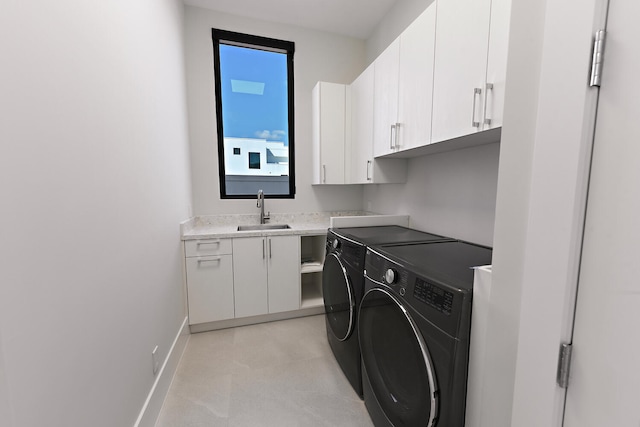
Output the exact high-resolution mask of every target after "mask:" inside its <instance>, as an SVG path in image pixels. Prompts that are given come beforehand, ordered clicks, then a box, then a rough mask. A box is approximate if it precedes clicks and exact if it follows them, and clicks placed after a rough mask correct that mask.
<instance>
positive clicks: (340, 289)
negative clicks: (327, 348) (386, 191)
mask: <svg viewBox="0 0 640 427" xmlns="http://www.w3.org/2000/svg"><path fill="white" fill-rule="evenodd" d="M322 294H323V297H324V311H325V313H326V314H327V320H328V322H329V326H330V327H331V332H332V333H333V334H334V335H335V337H336V338H337V339H338V340H340V341H344V340H346V339H347V338H349V336H350V335H351V333H352V332H353V329H354V328H355V321H354V320H355V295H354V293H353V286H352V285H351V279H350V278H349V274H348V272H347V269H346V268H345V266H344V264H342V261H340V258H339V257H338V256H337V255H336V254H335V253H331V254H329V255H328V256H327V259H326V260H325V261H324V267H323V270H322Z"/></svg>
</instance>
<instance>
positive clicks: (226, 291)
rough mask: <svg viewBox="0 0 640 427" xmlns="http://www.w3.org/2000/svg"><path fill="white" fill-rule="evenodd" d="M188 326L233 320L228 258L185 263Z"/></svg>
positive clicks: (230, 258)
mask: <svg viewBox="0 0 640 427" xmlns="http://www.w3.org/2000/svg"><path fill="white" fill-rule="evenodd" d="M186 268H187V295H188V298H189V324H190V325H194V324H197V323H206V322H213V321H216V320H224V319H233V317H234V304H233V260H232V256H231V255H220V256H207V257H191V258H187V259H186Z"/></svg>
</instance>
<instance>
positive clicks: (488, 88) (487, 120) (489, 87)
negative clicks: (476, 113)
mask: <svg viewBox="0 0 640 427" xmlns="http://www.w3.org/2000/svg"><path fill="white" fill-rule="evenodd" d="M485 88H486V90H485V92H484V124H485V125H491V118H490V117H487V110H488V108H487V103H488V99H489V91H491V97H492V98H493V83H487V84H486V85H485Z"/></svg>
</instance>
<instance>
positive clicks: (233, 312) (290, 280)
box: [185, 235, 325, 325]
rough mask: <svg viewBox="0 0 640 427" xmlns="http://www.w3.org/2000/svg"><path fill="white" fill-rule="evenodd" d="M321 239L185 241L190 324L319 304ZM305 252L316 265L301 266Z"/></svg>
mask: <svg viewBox="0 0 640 427" xmlns="http://www.w3.org/2000/svg"><path fill="white" fill-rule="evenodd" d="M301 239H302V243H303V244H302V246H303V249H302V254H301ZM324 240H325V236H324V235H321V236H303V237H302V238H301V236H299V235H286V236H261V237H238V238H228V239H203V240H197V241H195V240H194V241H187V242H185V267H186V288H187V297H188V310H189V324H190V325H197V324H202V323H209V322H216V321H220V320H230V319H240V318H246V317H251V316H260V315H268V314H274V313H283V312H288V311H295V310H300V309H307V308H310V307H320V306H321V305H322V304H321V303H322V294H321V286H320V285H321V274H322V261H323V258H324V257H323V255H324ZM307 258H308V259H309V260H313V264H314V266H313V267H311V268H308V267H307V268H306V269H304V271H301V259H304V260H307ZM307 261H308V260H307ZM302 273H304V274H302ZM308 273H311V274H308ZM301 274H302V276H304V277H306V279H307V280H301ZM311 277H314V280H313V281H312V282H310V281H309V280H308V279H310V278H311ZM301 299H302V300H303V301H302V302H301Z"/></svg>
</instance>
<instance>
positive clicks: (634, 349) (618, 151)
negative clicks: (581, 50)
mask: <svg viewBox="0 0 640 427" xmlns="http://www.w3.org/2000/svg"><path fill="white" fill-rule="evenodd" d="M609 7H610V9H609V18H608V23H607V41H606V52H605V61H606V62H605V65H604V70H603V81H602V86H601V88H600V99H599V104H598V117H597V122H596V131H595V142H594V151H593V164H592V170H591V180H590V188H589V201H588V204H587V214H586V223H585V232H584V247H583V254H582V262H581V271H580V281H579V285H578V300H577V306H576V317H575V326H574V335H573V360H572V364H571V376H570V383H569V388H568V390H567V397H566V406H565V418H564V426H566V427H591V426H594V427H595V426H620V427H638V426H640V410H639V409H638V405H639V404H640V368H638V361H639V360H640V332H639V331H638V328H639V327H640V249H639V248H638V242H640V142H639V141H640V127H639V126H638V118H640V96H638V93H637V92H638V91H637V86H636V82H637V78H638V75H640V50H638V47H637V40H639V39H640V27H639V26H638V23H637V20H638V17H639V16H640V3H639V2H636V1H621V0H611V1H610V6H609ZM532 404H533V402H532Z"/></svg>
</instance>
